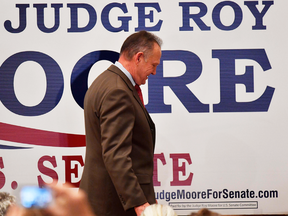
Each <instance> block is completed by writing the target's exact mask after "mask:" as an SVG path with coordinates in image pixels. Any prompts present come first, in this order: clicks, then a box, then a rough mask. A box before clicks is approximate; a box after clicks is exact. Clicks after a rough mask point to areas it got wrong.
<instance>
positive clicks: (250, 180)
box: [0, 0, 288, 215]
mask: <svg viewBox="0 0 288 216" xmlns="http://www.w3.org/2000/svg"><path fill="white" fill-rule="evenodd" d="M148 2H151V1H145V0H142V1H136V0H134V1H132V0H127V1H125V2H118V3H121V4H122V3H124V4H126V7H127V10H128V12H127V13H126V14H124V13H123V11H121V10H120V9H119V8H115V9H112V10H111V13H110V17H109V21H110V23H111V25H112V26H115V27H119V26H120V25H121V22H120V21H119V20H118V17H119V16H120V17H123V16H130V17H131V21H129V25H128V27H129V30H128V31H127V32H124V31H120V32H111V31H108V30H107V29H106V28H105V27H104V26H103V23H102V20H101V13H102V10H103V8H104V7H105V6H106V5H108V4H110V3H112V2H109V1H108V2H105V1H96V2H95V1H90V0H87V1H85V2H79V1H76V0H70V1H65V0H62V1H59V0H55V1H53V2H51V1H43V0H38V1H36V2H35V1H31V0H26V1H25V0H18V1H14V0H10V1H1V2H0V35H1V39H0V50H1V52H0V65H1V64H3V63H4V62H5V60H7V59H8V58H9V57H10V56H12V55H14V54H16V53H19V52H26V51H37V52H41V53H44V54H46V55H48V56H50V57H51V58H53V59H54V60H55V61H56V62H57V63H58V65H59V66H60V68H61V71H62V73H63V78H64V90H63V95H62V97H61V100H60V102H59V103H58V104H57V106H56V107H55V108H54V109H52V110H51V111H50V112H47V113H45V114H43V115H38V116H25V115H19V114H15V113H14V112H12V111H10V110H9V109H8V108H7V107H6V106H4V104H3V103H0V122H1V123H3V124H9V125H14V126H22V127H26V128H33V129H39V130H44V131H52V132H58V133H66V134H78V135H84V120H83V110H82V108H81V107H80V106H79V105H78V104H77V103H76V102H75V100H74V98H73V95H72V92H71V85H70V79H71V73H72V70H73V68H74V66H75V64H76V63H77V62H78V60H79V59H81V58H82V57H83V56H85V55H86V54H88V53H90V52H93V51H99V50H110V51H114V52H119V50H120V47H121V45H122V43H123V41H124V40H125V38H126V37H127V36H128V35H130V34H131V33H133V32H135V29H136V28H137V27H138V25H139V23H138V21H139V17H138V15H139V11H138V8H137V7H136V6H135V3H148ZM179 2H189V1H174V0H173V1H164V0H161V1H157V2H155V3H158V4H159V6H160V8H161V12H158V11H157V10H156V9H155V8H151V7H150V8H146V14H148V13H149V11H150V12H151V11H152V14H153V18H154V19H153V21H152V20H149V19H145V25H146V27H151V26H155V25H156V24H157V23H158V22H159V20H163V23H162V26H161V28H160V30H158V31H153V33H155V34H156V35H158V36H159V37H160V38H162V39H163V42H164V44H163V47H162V50H163V51H165V50H166V51H167V50H183V51H189V52H192V53H194V54H196V55H197V56H198V57H199V58H200V59H201V62H202V66H203V68H202V73H201V75H200V77H199V78H198V79H197V80H196V81H194V82H193V83H191V84H189V85H188V87H189V89H190V90H191V92H193V94H195V96H196V97H197V98H198V99H199V100H200V101H201V102H202V103H203V104H209V112H206V113H189V112H188V111H187V109H186V108H185V106H184V105H183V103H182V102H181V100H179V98H178V97H177V96H176V95H175V93H174V92H173V90H172V89H171V88H170V87H169V86H165V87H164V103H165V104H167V105H171V109H172V112H171V113H152V114H151V116H152V118H153V120H154V122H155V124H156V129H157V130H156V131H157V140H156V149H155V153H156V154H157V155H160V154H162V153H163V155H162V156H164V159H165V162H164V163H163V161H164V160H163V158H162V161H161V160H160V159H158V160H157V168H158V172H157V175H158V176H157V177H158V182H160V184H161V185H160V186H155V190H156V194H157V196H158V202H159V203H162V204H169V205H171V206H172V207H173V208H174V209H176V212H177V213H178V214H179V215H187V214H189V213H190V212H192V211H197V210H199V209H200V208H203V207H208V208H210V209H211V210H214V211H217V212H219V213H221V214H276V213H278V214H279V213H286V214H287V212H288V208H287V205H286V204H287V202H288V187H287V182H288V167H287V164H288V159H287V156H286V154H287V150H288V146H287V141H288V135H287V131H286V130H287V117H288V85H287V81H286V80H288V73H287V57H288V55H287V36H288V35H287V32H288V26H287V23H286V22H287V18H288V17H287V12H286V8H287V7H288V2H287V1H280V0H274V1H273V2H274V4H273V5H271V7H270V8H269V9H268V11H267V13H266V14H265V15H264V17H263V25H264V26H266V29H263V30H253V29H252V27H253V26H254V25H255V17H254V16H253V14H252V13H251V11H250V10H249V8H248V7H247V6H246V5H244V2H245V1H243V0H234V1H232V2H234V3H235V4H237V5H238V6H239V7H240V8H241V11H242V13H243V19H242V22H241V24H240V25H239V27H237V28H235V29H233V30H230V31H224V30H221V29H219V28H218V27H217V26H215V24H214V22H213V18H212V11H213V9H214V8H215V6H216V5H218V4H219V3H220V2H224V3H225V2H227V1H216V0H214V1H209V2H208V1H198V2H202V3H203V4H205V5H206V6H207V9H208V11H207V14H206V15H205V16H203V17H202V18H201V20H202V21H203V22H204V23H205V24H206V25H207V26H209V27H210V30H208V31H203V30H201V29H200V28H199V27H198V25H197V24H196V23H195V22H194V21H193V20H192V19H190V26H192V27H193V28H194V29H193V31H192V30H190V31H181V30H180V29H179V28H180V27H182V26H183V19H182V18H183V11H182V9H183V7H181V6H179ZM190 2H192V1H190ZM36 3H37V4H44V3H46V4H47V5H48V7H47V8H46V9H45V10H44V11H45V12H44V20H45V25H46V26H47V27H51V26H53V25H54V21H55V19H54V9H51V3H58V4H60V3H61V4H63V7H62V8H60V15H59V17H60V24H59V28H58V29H57V30H56V31H54V32H52V33H45V32H42V31H41V30H39V28H38V27H37V10H36V8H35V7H33V4H36ZM70 3H71V4H72V3H86V4H89V5H91V6H92V7H93V8H94V9H95V11H96V13H97V22H96V25H95V26H94V27H93V28H92V29H91V30H89V31H86V32H68V29H69V28H70V27H71V14H70V8H69V7H68V6H67V4H70ZM16 4H29V7H28V8H27V10H26V11H27V26H26V28H25V29H24V30H23V31H21V32H19V33H11V32H9V31H7V29H5V27H4V22H5V21H6V20H10V21H11V23H12V27H13V28H15V29H16V28H17V27H18V26H19V9H18V8H17V7H16ZM257 7H258V9H259V11H261V10H262V9H263V5H262V1H258V6H257ZM198 12H199V9H198V10H197V8H195V7H194V8H193V9H192V8H191V9H190V13H191V14H197V13H198ZM220 17H221V21H222V22H223V25H226V26H230V25H231V24H232V23H233V21H234V19H235V11H233V9H232V8H231V7H230V6H225V7H223V8H222V10H221V14H220ZM88 22H89V16H88V13H87V11H86V10H84V9H83V10H79V14H78V24H79V26H85V25H87V23H88ZM227 49H264V50H265V52H266V54H267V57H268V59H269V62H270V64H271V67H272V69H270V70H267V71H263V69H262V68H261V67H260V66H259V64H258V63H257V62H256V61H254V60H246V59H243V60H237V61H236V69H235V71H236V74H237V75H239V74H244V73H245V67H246V66H247V65H252V66H253V67H254V91H253V92H248V93H247V92H246V89H245V86H244V85H238V84H237V85H236V87H235V88H236V100H237V102H248V101H255V100H257V99H258V98H260V97H261V95H262V94H263V93H264V91H265V89H266V87H267V86H270V87H272V88H275V91H274V94H273V97H272V100H271V103H270V106H269V109H268V111H267V112H214V111H213V104H218V103H220V98H221V95H220V65H219V59H217V58H212V50H227ZM110 64H111V62H109V61H100V62H97V63H95V64H94V65H93V67H92V68H91V70H90V73H89V79H88V83H89V84H90V83H91V82H92V80H94V79H95V77H97V75H98V74H100V73H101V72H102V71H103V70H105V69H106V68H107V67H108V66H109V65H110ZM185 72H186V66H185V64H184V63H183V62H181V61H165V62H164V66H163V74H164V77H178V76H181V75H183V74H184V73H185ZM148 82H149V81H148ZM46 87H47V85H46V76H45V72H44V71H43V68H42V67H41V66H40V65H39V64H38V63H36V62H33V61H26V62H24V63H23V64H21V65H20V66H19V67H18V69H17V71H16V73H15V76H14V91H15V94H16V96H17V99H18V100H19V102H20V103H21V104H23V105H24V106H28V107H33V106H36V105H37V104H39V103H41V100H42V99H43V98H44V95H45V92H46ZM0 90H1V91H2V92H1V95H3V88H1V86H0ZM142 90H143V94H144V101H145V103H146V104H147V103H148V102H149V98H148V85H145V86H143V87H142ZM0 101H2V99H1V98H0ZM2 129H3V128H2ZM14 132H15V131H11V134H12V135H10V137H11V136H15V137H17V133H15V134H14ZM3 133H4V132H3V130H2V132H1V131H0V136H1V137H0V145H1V146H2V147H1V153H0V189H1V191H8V192H13V191H14V188H15V187H20V186H21V185H23V184H38V179H37V177H40V178H42V179H43V181H44V182H46V183H51V182H52V178H51V177H52V176H54V177H55V176H56V177H58V180H59V181H60V182H66V181H67V176H70V178H71V182H74V183H75V182H79V181H80V179H81V174H82V170H83V167H82V166H81V164H80V163H79V161H77V160H74V161H72V162H71V164H68V167H70V171H69V169H68V168H67V167H66V168H65V160H64V159H63V156H73V155H76V156H79V155H80V156H82V157H83V159H84V155H85V148H84V147H74V148H65V147H47V146H37V145H29V144H27V143H19V142H13V141H11V140H7V139H4V138H3V137H4V134H3ZM5 133H6V132H5ZM5 136H6V134H5ZM9 147H27V149H15V148H14V149H10V148H9ZM171 154H172V157H173V154H179V155H182V156H184V155H185V154H186V156H187V154H188V156H189V158H190V159H191V161H192V163H191V164H189V163H188V160H187V158H186V159H179V160H178V163H176V164H174V165H173V163H172V162H173V161H172V158H171ZM43 156H48V157H50V158H52V159H51V160H50V161H49V160H46V161H44V162H43V164H42V166H40V167H42V168H43V167H46V168H47V169H46V171H43V169H41V168H40V169H39V164H38V162H39V160H40V158H42V157H43ZM53 156H54V157H55V158H54V159H55V160H54V159H53ZM51 161H53V163H52V162H51ZM66 165H67V164H66ZM181 166H183V167H185V172H181V168H179V167H181ZM73 168H75V170H76V171H75V170H74V171H71V169H73ZM67 169H68V170H67ZM67 172H68V175H67ZM69 172H70V174H69ZM75 173H77V174H76V175H75ZM173 174H174V178H177V175H179V181H180V182H182V181H185V180H186V179H188V177H189V176H190V175H192V174H193V178H192V181H191V184H190V185H188V186H179V185H176V186H171V183H170V182H171V181H173ZM175 175H176V176H175ZM210 189H211V190H210ZM224 189H227V190H228V191H232V192H231V194H234V193H233V192H235V191H240V194H241V195H242V196H241V197H238V198H235V197H233V196H232V195H231V194H230V195H229V196H228V197H225V196H224V197H223V194H226V193H225V191H226V190H224ZM183 190H184V191H185V194H184V195H183V194H182V192H183ZM247 190H248V191H249V192H247ZM209 191H212V192H211V194H210V192H209ZM218 191H221V192H222V195H221V197H219V193H218ZM242 191H244V192H242ZM250 191H255V194H256V195H255V197H250V195H251V192H250ZM258 191H263V192H264V191H265V192H264V193H263V194H265V197H266V198H264V197H263V198H260V197H259V196H258ZM271 191H272V192H273V191H277V197H276V196H274V195H276V193H274V194H273V193H270V192H271ZM198 192H201V194H205V193H206V196H200V197H199V198H193V196H194V195H195V194H199V193H198ZM208 193H209V198H208V197H207V196H208ZM175 194H176V195H175ZM228 194H229V192H228ZM243 194H244V195H243ZM174 195H175V196H174ZM216 195H217V196H216ZM256 196H257V197H256ZM247 204H248V205H247Z"/></svg>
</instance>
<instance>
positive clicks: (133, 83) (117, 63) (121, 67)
mask: <svg viewBox="0 0 288 216" xmlns="http://www.w3.org/2000/svg"><path fill="white" fill-rule="evenodd" d="M114 65H115V66H116V67H118V68H119V69H120V70H121V71H122V72H123V73H124V74H125V75H126V76H127V77H128V79H129V80H130V81H131V83H132V85H133V86H135V84H136V83H135V81H134V79H133V77H132V75H131V74H130V73H129V71H127V70H126V68H124V67H123V65H122V64H121V63H120V62H118V61H116V62H115V64H114Z"/></svg>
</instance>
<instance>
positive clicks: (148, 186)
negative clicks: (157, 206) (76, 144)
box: [80, 65, 155, 216]
mask: <svg viewBox="0 0 288 216" xmlns="http://www.w3.org/2000/svg"><path fill="white" fill-rule="evenodd" d="M84 113H85V130H86V158H85V166H84V171H83V176H82V180H81V184H80V188H82V189H83V190H84V191H86V193H87V194H88V199H89V202H90V204H91V205H92V208H93V209H94V212H95V214H96V215H97V216H101V215H103V216H104V215H105V216H109V215H121V216H122V215H136V214H135V211H134V208H133V207H135V206H139V205H142V204H144V203H145V202H149V203H150V204H153V203H155V194H154V187H153V156H154V145H155V126H154V123H153V121H152V119H151V118H150V116H149V114H148V112H147V111H146V109H145V107H144V106H143V105H142V103H141V100H140V98H139V96H138V94H137V91H136V90H135V88H134V86H133V85H132V83H131V81H130V80H129V79H128V78H127V76H126V75H125V74H124V73H123V72H122V71H121V70H120V69H118V68H117V67H116V66H114V65H111V66H110V67H109V68H108V69H107V70H106V71H104V72H103V73H102V74H101V75H99V76H98V77H97V79H95V80H94V82H93V83H92V85H91V86H90V87H89V89H88V91H87V93H86V96H85V100H84Z"/></svg>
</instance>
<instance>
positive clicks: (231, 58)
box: [212, 49, 274, 112]
mask: <svg viewBox="0 0 288 216" xmlns="http://www.w3.org/2000/svg"><path fill="white" fill-rule="evenodd" d="M212 57H213V58H218V59H219V61H220V103H219V104H215V105H214V106H213V111H214V112H267V111H268V108H269V106H270V103H271V99H272V96H273V93H274V88H272V87H269V86H267V87H266V89H265V92H264V93H263V94H262V96H261V97H260V98H258V99H257V100H255V101H252V102H237V101H236V90H235V86H236V84H237V83H241V84H244V85H245V86H246V90H247V91H248V92H253V91H254V80H253V66H246V72H245V74H243V75H236V74H235V60H236V59H251V60H254V61H256V62H257V63H259V65H260V66H261V67H262V69H263V71H267V70H269V69H271V65H270V62H269V59H268V57H267V55H266V52H265V50H264V49H243V50H213V51H212Z"/></svg>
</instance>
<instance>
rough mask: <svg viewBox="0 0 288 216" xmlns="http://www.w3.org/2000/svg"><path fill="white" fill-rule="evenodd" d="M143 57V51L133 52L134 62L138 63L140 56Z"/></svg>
mask: <svg viewBox="0 0 288 216" xmlns="http://www.w3.org/2000/svg"><path fill="white" fill-rule="evenodd" d="M142 57H144V53H143V52H138V53H136V54H135V61H136V63H139V62H140V61H141V58H142Z"/></svg>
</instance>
